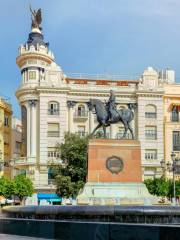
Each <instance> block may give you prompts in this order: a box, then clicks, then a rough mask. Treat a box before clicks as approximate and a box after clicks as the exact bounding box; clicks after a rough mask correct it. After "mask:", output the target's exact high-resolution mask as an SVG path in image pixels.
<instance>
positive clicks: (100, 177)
mask: <svg viewBox="0 0 180 240" xmlns="http://www.w3.org/2000/svg"><path fill="white" fill-rule="evenodd" d="M77 202H78V204H90V205H152V204H157V199H156V198H155V197H153V196H151V195H150V194H149V192H148V190H147V188H146V186H145V184H143V183H142V173H141V147H140V142H139V141H136V140H114V139H92V140H90V142H89V147H88V176H87V183H86V184H85V187H84V189H83V190H82V191H81V192H80V193H79V195H78V197H77Z"/></svg>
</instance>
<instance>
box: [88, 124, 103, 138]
mask: <svg viewBox="0 0 180 240" xmlns="http://www.w3.org/2000/svg"><path fill="white" fill-rule="evenodd" d="M101 126H102V124H101V123H99V124H98V125H97V126H96V127H95V129H94V130H93V132H92V133H91V134H90V135H91V136H93V135H94V133H95V132H96V130H97V129H98V128H100V127H101Z"/></svg>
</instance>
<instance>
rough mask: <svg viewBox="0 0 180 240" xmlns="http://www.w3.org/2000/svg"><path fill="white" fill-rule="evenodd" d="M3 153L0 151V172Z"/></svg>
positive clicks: (2, 164)
mask: <svg viewBox="0 0 180 240" xmlns="http://www.w3.org/2000/svg"><path fill="white" fill-rule="evenodd" d="M2 156H3V153H2V152H1V151H0V172H1V171H2V170H3V166H4V163H3V161H2Z"/></svg>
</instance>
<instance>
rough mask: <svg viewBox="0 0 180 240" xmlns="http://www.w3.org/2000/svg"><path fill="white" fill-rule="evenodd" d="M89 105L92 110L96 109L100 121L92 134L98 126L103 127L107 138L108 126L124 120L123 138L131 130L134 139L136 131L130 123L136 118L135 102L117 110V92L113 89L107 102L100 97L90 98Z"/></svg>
mask: <svg viewBox="0 0 180 240" xmlns="http://www.w3.org/2000/svg"><path fill="white" fill-rule="evenodd" d="M88 105H89V110H90V111H92V110H93V109H95V114H96V116H97V121H98V125H97V126H96V127H95V129H94V130H93V132H92V133H91V135H92V136H93V135H94V134H95V132H96V130H97V129H98V128H100V127H102V128H103V133H104V138H106V127H108V126H110V125H111V124H115V123H118V122H122V124H123V125H124V134H123V137H122V138H126V135H127V131H128V130H129V131H130V133H131V136H132V139H134V133H133V129H132V127H131V125H130V123H131V121H132V120H133V119H134V111H133V109H134V108H135V104H128V108H126V109H119V110H117V108H116V103H115V94H114V92H113V90H111V91H110V97H109V100H108V102H107V103H103V102H102V101H100V100H99V99H90V101H89V103H88Z"/></svg>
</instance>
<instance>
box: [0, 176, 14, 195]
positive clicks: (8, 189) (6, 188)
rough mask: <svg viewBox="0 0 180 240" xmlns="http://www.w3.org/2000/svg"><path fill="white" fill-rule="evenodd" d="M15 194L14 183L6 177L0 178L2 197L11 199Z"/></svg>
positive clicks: (0, 193)
mask: <svg viewBox="0 0 180 240" xmlns="http://www.w3.org/2000/svg"><path fill="white" fill-rule="evenodd" d="M13 194H14V185H13V182H12V181H11V180H9V179H6V178H4V177H2V178H0V195H2V196H4V197H5V198H11V196H12V195H13Z"/></svg>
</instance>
